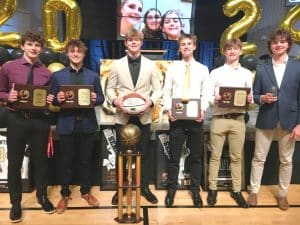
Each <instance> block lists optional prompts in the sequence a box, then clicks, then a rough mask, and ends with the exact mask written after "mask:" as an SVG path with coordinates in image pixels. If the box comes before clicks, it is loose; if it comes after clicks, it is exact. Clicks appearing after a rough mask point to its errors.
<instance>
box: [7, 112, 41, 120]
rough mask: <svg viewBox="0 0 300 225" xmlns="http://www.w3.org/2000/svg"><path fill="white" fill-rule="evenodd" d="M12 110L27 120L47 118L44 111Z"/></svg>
mask: <svg viewBox="0 0 300 225" xmlns="http://www.w3.org/2000/svg"><path fill="white" fill-rule="evenodd" d="M12 112H13V113H15V114H16V115H18V116H20V117H22V118H23V119H26V120H29V119H44V118H45V115H44V114H43V113H42V112H24V111H12Z"/></svg>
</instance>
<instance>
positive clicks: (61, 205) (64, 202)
mask: <svg viewBox="0 0 300 225" xmlns="http://www.w3.org/2000/svg"><path fill="white" fill-rule="evenodd" d="M69 200H70V197H62V198H61V199H60V200H59V202H58V203H57V206H56V212H57V213H59V214H61V213H63V212H64V211H65V210H66V209H67V207H68V202H69Z"/></svg>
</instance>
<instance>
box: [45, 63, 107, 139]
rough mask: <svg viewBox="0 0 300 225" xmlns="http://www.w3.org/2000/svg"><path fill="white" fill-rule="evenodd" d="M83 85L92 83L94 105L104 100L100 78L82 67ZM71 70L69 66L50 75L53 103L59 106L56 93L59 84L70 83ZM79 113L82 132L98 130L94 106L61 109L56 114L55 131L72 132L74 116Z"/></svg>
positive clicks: (61, 132)
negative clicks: (94, 98)
mask: <svg viewBox="0 0 300 225" xmlns="http://www.w3.org/2000/svg"><path fill="white" fill-rule="evenodd" d="M83 77H84V78H83V79H84V81H83V85H93V86H94V92H95V93H96V94H97V99H96V102H95V103H94V105H95V106H96V105H101V104H102V103H103V102H104V95H103V92H102V88H101V84H100V79H99V76H98V74H97V73H95V72H93V71H91V70H89V69H87V68H83ZM70 84H72V81H71V72H70V67H66V68H64V69H62V70H60V71H58V72H55V73H54V74H53V75H52V77H51V91H50V92H51V94H53V95H54V100H53V105H56V106H59V105H60V104H59V103H58V101H57V93H58V92H59V91H60V85H70ZM78 113H80V116H81V117H82V129H83V132H84V133H93V132H95V131H97V130H98V123H97V118H96V113H95V109H94V108H89V109H61V110H60V112H59V114H58V121H57V125H56V131H57V133H58V134H72V132H73V130H74V127H75V119H76V118H75V117H76V115H78Z"/></svg>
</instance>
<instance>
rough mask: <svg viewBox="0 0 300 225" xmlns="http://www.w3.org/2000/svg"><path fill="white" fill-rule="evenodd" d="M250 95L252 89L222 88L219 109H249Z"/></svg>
mask: <svg viewBox="0 0 300 225" xmlns="http://www.w3.org/2000/svg"><path fill="white" fill-rule="evenodd" d="M249 93H250V88H242V87H241V88H239V87H220V91H219V94H220V96H221V100H220V101H219V107H221V108H241V109H247V108H248V105H249V102H248V101H247V95H248V94H249Z"/></svg>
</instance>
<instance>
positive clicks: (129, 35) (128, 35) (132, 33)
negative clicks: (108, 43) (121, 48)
mask: <svg viewBox="0 0 300 225" xmlns="http://www.w3.org/2000/svg"><path fill="white" fill-rule="evenodd" d="M133 37H138V38H139V39H140V40H141V41H143V40H144V34H143V32H141V31H138V30H136V29H132V30H130V31H128V32H127V33H126V35H125V41H127V40H128V39H129V38H133Z"/></svg>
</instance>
